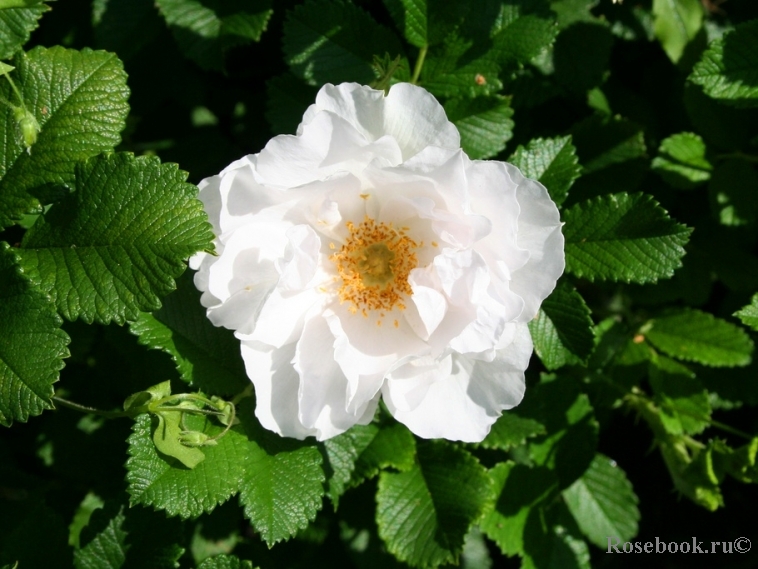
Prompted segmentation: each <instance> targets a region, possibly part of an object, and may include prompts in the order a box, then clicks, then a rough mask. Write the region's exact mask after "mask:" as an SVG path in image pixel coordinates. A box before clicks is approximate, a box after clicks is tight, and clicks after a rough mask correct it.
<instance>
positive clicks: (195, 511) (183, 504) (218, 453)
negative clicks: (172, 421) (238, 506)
mask: <svg viewBox="0 0 758 569" xmlns="http://www.w3.org/2000/svg"><path fill="white" fill-rule="evenodd" d="M175 414H176V415H178V413H175ZM188 419H194V420H196V421H197V420H200V421H202V427H201V430H202V432H204V433H206V434H208V435H211V436H215V435H218V434H219V433H220V432H221V431H222V430H223V427H222V426H220V425H217V424H214V422H212V421H206V420H205V419H204V418H198V417H196V416H195V417H191V418H190V417H188ZM240 431H241V429H239V428H232V429H230V430H229V431H228V432H227V433H226V435H224V436H223V437H221V438H220V439H218V444H217V445H215V446H204V447H203V448H202V450H200V449H197V448H192V449H188V450H194V451H197V452H199V453H201V454H204V455H205V460H203V461H202V462H200V463H199V464H197V466H195V467H194V468H193V469H189V468H187V467H185V466H184V465H182V464H180V463H178V462H177V461H176V460H174V459H172V458H170V457H166V456H165V455H162V454H161V453H159V452H158V450H157V449H156V447H155V444H153V435H152V426H151V418H150V416H149V415H148V414H141V415H138V416H137V417H136V419H135V423H134V426H133V427H132V434H131V435H130V436H129V439H128V443H129V449H128V453H129V459H128V460H127V461H126V470H127V473H126V481H127V484H128V487H127V491H128V492H129V495H130V496H131V501H132V503H133V504H143V505H145V506H152V507H154V508H156V509H158V510H164V511H165V512H166V513H167V514H168V515H169V516H180V517H182V518H196V517H197V516H199V515H200V514H202V513H204V512H211V511H212V510H213V509H214V508H215V507H216V506H217V505H219V504H222V503H224V502H225V501H227V500H228V499H229V498H230V497H231V496H233V495H234V494H236V493H237V491H238V490H239V488H240V484H241V482H242V479H243V476H244V474H245V467H246V463H247V460H248V457H249V452H250V451H249V444H248V442H247V438H246V437H245V436H244V435H243V434H242V433H241V432H240ZM185 448H187V447H185Z"/></svg>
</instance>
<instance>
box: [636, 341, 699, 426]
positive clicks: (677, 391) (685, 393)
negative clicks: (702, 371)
mask: <svg viewBox="0 0 758 569" xmlns="http://www.w3.org/2000/svg"><path fill="white" fill-rule="evenodd" d="M649 368H650V372H649V373H650V386H651V387H652V388H653V393H654V394H655V402H656V404H657V405H658V407H659V408H660V419H661V423H662V424H663V427H664V428H665V429H666V432H668V433H670V434H672V435H683V434H684V435H694V434H698V433H700V432H702V431H703V429H705V428H706V427H707V426H708V425H709V422H710V421H709V420H710V417H711V405H710V402H709V399H708V392H707V391H706V390H705V388H704V387H703V384H702V383H701V382H700V381H698V379H697V378H696V377H695V374H694V373H692V372H691V371H690V370H689V369H687V368H686V367H684V366H683V365H682V364H680V363H677V362H675V361H674V360H670V359H668V358H666V357H663V356H657V357H656V358H654V359H653V361H652V362H651V363H650V366H649Z"/></svg>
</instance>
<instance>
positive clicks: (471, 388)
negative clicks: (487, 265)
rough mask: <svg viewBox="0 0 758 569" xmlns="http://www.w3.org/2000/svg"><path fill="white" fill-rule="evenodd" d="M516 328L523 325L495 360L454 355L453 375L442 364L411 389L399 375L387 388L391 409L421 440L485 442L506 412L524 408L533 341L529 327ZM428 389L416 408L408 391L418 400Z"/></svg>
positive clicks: (388, 402)
mask: <svg viewBox="0 0 758 569" xmlns="http://www.w3.org/2000/svg"><path fill="white" fill-rule="evenodd" d="M510 326H513V327H517V328H516V329H515V330H514V334H513V341H512V343H510V344H509V345H508V346H507V347H504V348H503V349H500V350H498V352H497V355H496V357H495V359H494V360H493V361H492V362H485V361H481V360H476V359H472V358H467V357H465V356H460V355H452V356H448V357H450V358H451V359H452V371H451V373H449V374H446V373H444V372H445V369H446V364H445V363H444V360H442V361H441V362H439V368H438V370H439V373H437V374H434V373H431V372H430V371H429V370H425V372H424V374H423V380H422V381H418V379H416V380H415V381H412V383H413V385H412V387H413V389H411V390H409V389H408V387H407V385H405V384H404V382H407V381H409V380H408V379H404V378H395V377H394V374H393V377H392V378H390V379H388V380H387V382H386V383H385V387H384V388H383V397H384V400H385V402H386V404H387V408H388V409H389V410H390V412H391V413H392V415H393V416H394V417H395V418H396V419H397V420H398V421H400V422H401V423H404V424H405V425H406V426H407V427H408V428H409V429H410V430H411V431H413V432H414V433H415V434H416V435H418V436H420V437H423V438H429V439H431V438H445V439H448V440H458V441H464V442H481V441H482V440H483V439H484V437H486V436H487V433H489V430H490V427H491V426H492V424H493V423H494V422H495V421H496V420H497V418H498V417H499V416H500V414H501V412H502V411H503V410H506V409H511V408H513V407H515V406H516V405H518V404H519V403H520V402H521V399H522V398H523V395H524V387H525V385H524V370H525V369H526V366H527V365H528V363H529V356H530V355H531V352H532V343H531V337H530V336H529V331H528V329H527V327H526V325H525V324H512V325H510ZM424 384H426V385H424ZM423 387H426V393H425V394H424V396H423V399H422V400H421V401H420V402H419V403H418V404H417V405H415V406H413V405H412V404H413V403H415V402H416V401H414V400H413V399H412V398H411V397H409V395H408V393H410V394H411V395H415V396H416V398H418V394H419V393H421V392H422V389H423ZM403 403H404V404H403Z"/></svg>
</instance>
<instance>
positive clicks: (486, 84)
mask: <svg viewBox="0 0 758 569" xmlns="http://www.w3.org/2000/svg"><path fill="white" fill-rule="evenodd" d="M499 75H500V65H499V64H498V62H497V54H496V53H495V52H494V51H493V50H489V51H486V52H481V51H480V50H478V49H477V42H475V40H474V39H471V38H467V37H465V36H462V35H460V34H458V33H453V34H450V35H449V36H448V37H447V38H446V39H445V42H444V43H442V44H440V45H438V46H434V47H432V48H431V49H429V52H428V54H427V56H426V60H425V63H424V68H423V70H422V72H421V81H420V85H421V86H423V87H424V88H425V89H427V90H428V91H429V92H431V93H432V94H433V95H435V96H438V97H469V98H472V97H480V96H488V95H495V94H496V93H498V92H499V91H500V90H501V89H502V87H503V83H502V81H501V80H500V79H499V77H498V76H499Z"/></svg>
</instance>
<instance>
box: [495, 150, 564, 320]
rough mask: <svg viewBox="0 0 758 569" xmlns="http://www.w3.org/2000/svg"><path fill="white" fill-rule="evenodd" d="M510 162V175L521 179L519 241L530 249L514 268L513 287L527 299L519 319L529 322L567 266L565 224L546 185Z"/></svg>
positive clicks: (512, 288) (520, 244)
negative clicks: (522, 263)
mask: <svg viewBox="0 0 758 569" xmlns="http://www.w3.org/2000/svg"><path fill="white" fill-rule="evenodd" d="M508 166H509V171H510V173H511V176H512V177H513V178H514V179H515V180H518V183H519V186H518V190H517V194H516V195H517V197H518V202H519V206H521V214H520V215H519V219H518V228H519V229H518V245H519V247H521V248H523V249H526V250H527V251H529V261H527V263H526V265H524V266H523V267H522V268H520V269H518V270H517V271H514V272H513V275H512V281H511V290H512V291H513V292H515V293H517V294H518V295H519V296H521V298H523V299H524V303H525V306H524V312H523V313H522V314H521V316H520V317H519V321H520V322H529V321H530V320H531V319H532V318H534V317H535V316H536V315H537V310H538V309H539V307H540V304H541V303H542V301H543V300H545V299H546V298H547V297H548V296H549V295H550V293H551V292H553V289H554V288H555V284H556V282H557V280H558V277H560V276H561V275H562V274H563V270H564V269H565V267H566V257H565V255H564V249H563V248H564V239H563V233H561V226H562V225H563V224H562V223H561V219H560V214H559V213H558V208H557V206H556V205H555V203H554V202H553V201H552V200H551V199H550V197H549V195H548V193H547V190H546V189H545V187H544V186H543V185H542V184H540V183H539V182H535V181H534V180H529V179H528V178H524V177H523V176H522V175H521V172H519V171H518V170H517V169H516V167H515V166H510V164H509V165H508ZM513 170H515V172H514V171H513Z"/></svg>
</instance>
